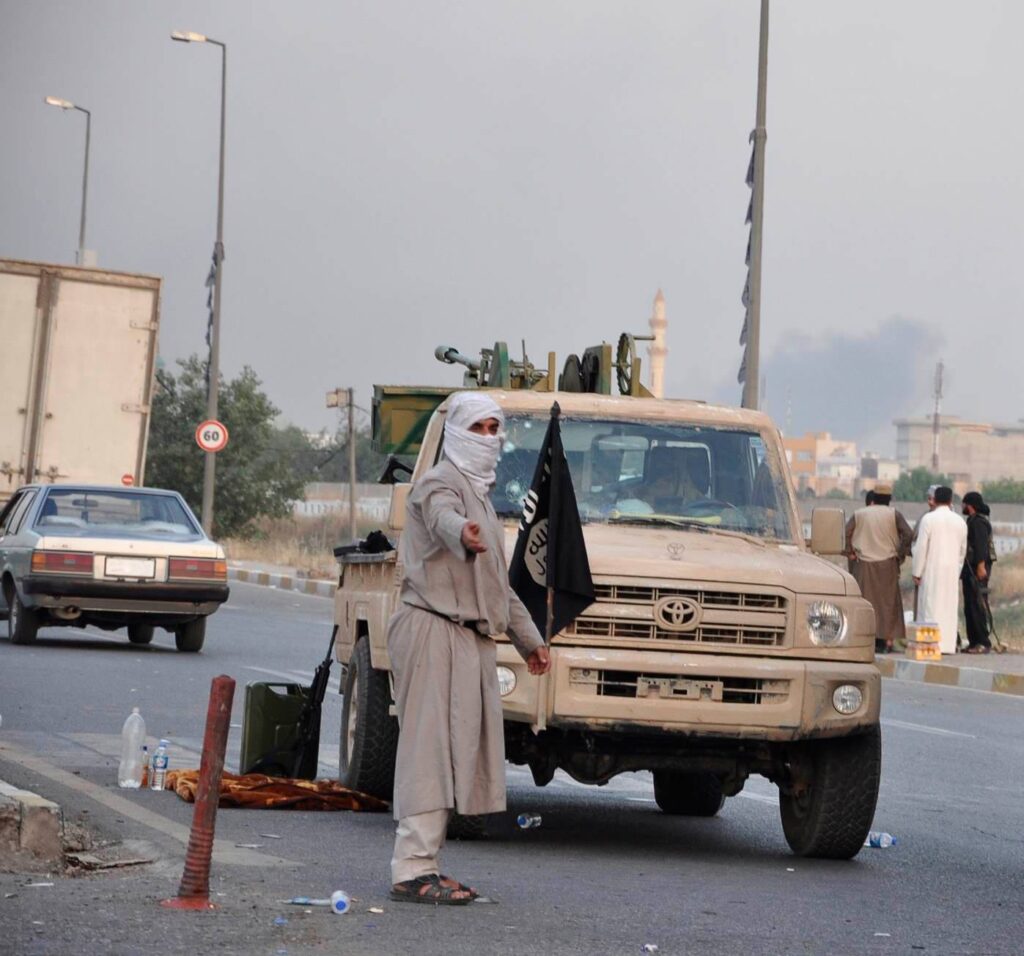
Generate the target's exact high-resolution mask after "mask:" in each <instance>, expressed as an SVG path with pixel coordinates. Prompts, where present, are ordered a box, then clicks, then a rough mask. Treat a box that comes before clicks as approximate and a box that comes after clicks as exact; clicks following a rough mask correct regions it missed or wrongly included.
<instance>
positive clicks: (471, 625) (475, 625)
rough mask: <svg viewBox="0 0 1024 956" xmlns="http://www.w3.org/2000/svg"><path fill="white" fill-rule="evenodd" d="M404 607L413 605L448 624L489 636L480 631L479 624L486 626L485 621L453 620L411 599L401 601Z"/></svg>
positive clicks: (478, 635)
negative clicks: (414, 602)
mask: <svg viewBox="0 0 1024 956" xmlns="http://www.w3.org/2000/svg"><path fill="white" fill-rule="evenodd" d="M402 603H403V604H404V605H405V606H406V607H414V608H416V610H417V611H426V612H427V613H428V614H433V615H434V617H439V618H441V620H442V621H447V622H448V623H449V624H455V625H456V626H457V627H465V628H468V629H469V630H471V631H472V632H473V633H474V634H476V635H477V637H490V636H491V635H490V634H488V633H487V632H486V631H481V630H480V626H481V625H483V626H485V627H486V625H487V622H486V621H455V620H453V619H452V618H450V617H449V616H448V615H447V614H442V613H441V612H440V611H435V610H434V609H433V608H432V607H424V606H423V605H422V604H413V603H412V602H411V601H403V602H402Z"/></svg>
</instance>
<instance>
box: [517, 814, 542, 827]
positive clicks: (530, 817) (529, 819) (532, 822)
mask: <svg viewBox="0 0 1024 956" xmlns="http://www.w3.org/2000/svg"><path fill="white" fill-rule="evenodd" d="M540 820H541V818H540V814H539V813H520V814H519V816H518V817H516V826H518V827H519V829H520V830H535V829H536V828H537V827H539V826H540Z"/></svg>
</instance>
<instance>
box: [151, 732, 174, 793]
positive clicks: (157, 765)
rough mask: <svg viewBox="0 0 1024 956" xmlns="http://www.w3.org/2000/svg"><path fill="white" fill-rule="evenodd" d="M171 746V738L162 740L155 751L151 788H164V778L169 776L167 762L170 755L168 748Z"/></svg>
mask: <svg viewBox="0 0 1024 956" xmlns="http://www.w3.org/2000/svg"><path fill="white" fill-rule="evenodd" d="M170 746H171V742H170V741H169V740H164V739H161V740H160V746H159V747H157V748H156V750H154V751H153V772H152V773H151V774H150V780H149V788H150V790H163V788H164V779H165V778H166V776H167V764H168V763H169V757H168V755H167V749H168V748H169V747H170Z"/></svg>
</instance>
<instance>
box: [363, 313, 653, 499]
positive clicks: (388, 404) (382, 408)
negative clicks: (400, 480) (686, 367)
mask: <svg viewBox="0 0 1024 956" xmlns="http://www.w3.org/2000/svg"><path fill="white" fill-rule="evenodd" d="M650 338H651V336H647V335H630V334H629V333H628V332H623V333H622V335H620V336H619V341H618V345H617V347H613V346H612V345H611V344H610V343H608V342H602V343H601V344H600V345H592V346H590V347H589V348H587V349H585V350H584V352H583V355H582V357H580V356H579V355H575V354H574V355H570V356H569V357H568V358H567V359H566V361H565V365H564V367H563V368H562V374H561V375H558V374H556V371H555V369H556V364H555V353H554V352H548V357H547V359H548V360H547V366H546V367H538V366H536V365H534V364H533V362H531V361H530V359H529V357H528V356H527V354H526V343H525V342H523V343H522V358H521V359H513V358H511V357H510V356H509V349H508V344H507V343H505V342H495V343H494V346H493V348H483V349H481V350H480V357H479V358H472V357H470V356H468V355H464V354H463V353H462V352H460V351H459V350H458V349H457V348H456V347H455V346H453V345H439V346H438V347H437V348H436V349H434V358H436V359H437V360H438V361H439V362H444V363H445V364H446V365H461V366H462V367H463V368H464V369H465V371H464V372H463V374H462V388H500V389H505V390H509V391H517V390H531V391H536V392H554V391H560V392H592V393H596V394H599V395H611V393H612V381H613V380H614V381H615V382H616V384H617V385H618V387H619V392H620V393H621V394H622V395H627V396H632V397H635V398H639V397H647V398H650V397H652V396H651V393H650V391H648V389H646V388H645V387H644V386H643V385H642V384H641V383H640V358H639V356H638V355H637V348H636V343H637V342H638V341H644V340H647V339H650ZM454 391H456V389H455V388H438V387H429V388H428V387H422V388H417V387H407V386H399V385H375V386H374V389H373V426H372V427H373V447H374V449H375V450H377V451H380V452H385V453H388V454H392V455H394V454H397V455H415V454H417V453H418V452H419V447H420V443H421V442H422V440H423V435H424V432H425V431H426V427H427V423H428V422H429V421H430V416H431V415H432V414H433V413H434V410H435V409H436V408H437V406H438V405H440V404H441V402H443V401H444V400H445V399H446V398H447V397H448V396H449V395H450V394H451V393H452V392H454ZM381 480H382V481H394V480H395V478H394V472H393V471H392V472H390V473H389V472H385V476H382V478H381Z"/></svg>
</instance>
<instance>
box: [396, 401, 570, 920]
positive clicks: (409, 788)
mask: <svg viewBox="0 0 1024 956" xmlns="http://www.w3.org/2000/svg"><path fill="white" fill-rule="evenodd" d="M504 424H505V416H504V413H503V412H502V410H501V409H500V408H499V407H498V405H497V404H496V403H495V402H494V401H493V399H491V398H490V397H489V396H487V395H485V394H482V393H479V392H461V393H459V394H457V395H455V396H453V397H452V398H451V399H450V401H449V404H448V409H447V420H446V422H445V426H444V443H443V446H442V451H443V458H442V460H441V462H440V463H439V464H437V465H435V466H434V467H433V468H431V469H430V471H428V472H427V473H426V474H424V475H423V476H422V477H421V478H420V479H419V480H418V481H417V482H416V486H415V488H414V489H413V491H412V493H411V495H410V496H409V502H408V506H407V513H406V524H405V530H404V531H403V533H402V538H401V542H400V543H399V563H400V566H401V567H402V568H403V573H404V576H403V579H402V588H401V604H400V607H399V610H398V611H397V612H396V613H395V614H394V616H393V617H392V618H391V622H390V624H389V626H388V654H389V656H390V658H391V669H392V673H393V675H394V681H395V704H396V709H397V712H398V724H399V735H398V755H397V760H396V765H395V796H394V814H395V819H396V820H397V821H398V828H397V832H396V834H395V849H394V855H393V858H392V860H391V879H392V888H391V898H392V899H394V900H401V901H408V902H413V903H435V904H437V903H443V904H449V905H461V904H465V903H469V902H470V901H471V900H473V899H474V898H475V897H476V895H477V894H476V892H475V891H474V890H472V889H471V888H469V887H468V886H464V885H463V884H462V883H459V882H458V881H457V880H453V879H451V878H449V877H446V876H443V875H442V874H441V872H440V866H439V863H438V856H439V854H440V851H441V848H442V847H443V845H444V839H445V833H446V830H447V827H448V820H449V817H450V816H451V813H452V811H453V810H457V811H458V812H459V813H461V814H464V815H467V816H468V815H477V814H485V813H498V812H500V811H502V810H504V809H505V741H504V726H503V720H502V712H501V697H500V694H499V691H498V678H497V667H496V663H495V658H496V655H495V647H494V640H493V637H494V636H495V635H498V634H502V633H505V634H507V635H508V636H509V638H510V639H511V640H512V642H513V644H514V645H515V647H516V650H518V651H519V653H520V655H522V657H523V659H524V660H525V661H526V662H527V666H528V668H529V671H530V673H531V674H535V675H540V674H544V673H546V672H547V670H548V667H549V666H550V657H549V654H548V649H547V646H546V645H545V643H544V641H543V639H542V638H541V635H540V634H539V633H538V631H537V628H536V627H535V625H534V623H533V621H532V620H531V618H530V615H529V613H528V612H527V610H526V608H525V607H524V606H523V603H522V601H520V599H519V598H518V597H517V596H516V594H515V593H514V592H513V591H511V589H510V588H509V582H508V571H507V569H506V565H505V531H504V528H503V526H502V524H501V522H500V521H499V520H498V517H497V516H496V515H495V513H494V508H493V507H492V505H491V501H490V498H489V493H490V489H491V487H492V485H493V484H494V481H495V468H496V466H497V462H498V458H499V456H500V453H501V447H502V441H503V429H504Z"/></svg>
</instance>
